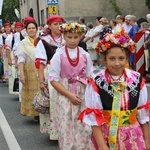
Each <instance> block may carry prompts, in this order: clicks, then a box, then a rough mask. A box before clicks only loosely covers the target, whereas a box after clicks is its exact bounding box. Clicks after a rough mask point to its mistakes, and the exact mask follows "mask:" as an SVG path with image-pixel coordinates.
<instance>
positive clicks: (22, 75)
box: [20, 74, 26, 84]
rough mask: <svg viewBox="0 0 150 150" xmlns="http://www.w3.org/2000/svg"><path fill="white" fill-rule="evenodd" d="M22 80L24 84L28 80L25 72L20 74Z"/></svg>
mask: <svg viewBox="0 0 150 150" xmlns="http://www.w3.org/2000/svg"><path fill="white" fill-rule="evenodd" d="M20 81H21V83H22V84H24V83H25V82H26V79H25V76H24V74H20Z"/></svg>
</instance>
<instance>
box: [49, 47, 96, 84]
mask: <svg viewBox="0 0 150 150" xmlns="http://www.w3.org/2000/svg"><path fill="white" fill-rule="evenodd" d="M79 50H80V51H79V52H80V57H81V55H86V58H87V64H86V71H87V77H90V76H91V75H93V65H92V61H91V58H90V55H89V53H87V52H86V51H85V50H83V48H81V47H80V49H79ZM68 52H69V56H70V58H72V59H73V58H76V57H77V49H76V48H75V49H70V48H68ZM61 54H63V56H64V57H67V56H66V52H65V46H63V47H62V48H58V49H57V51H56V53H55V54H54V56H53V58H52V59H51V67H50V71H49V74H48V78H49V79H50V80H51V79H53V80H55V81H59V80H60V71H61V61H60V55H61Z"/></svg>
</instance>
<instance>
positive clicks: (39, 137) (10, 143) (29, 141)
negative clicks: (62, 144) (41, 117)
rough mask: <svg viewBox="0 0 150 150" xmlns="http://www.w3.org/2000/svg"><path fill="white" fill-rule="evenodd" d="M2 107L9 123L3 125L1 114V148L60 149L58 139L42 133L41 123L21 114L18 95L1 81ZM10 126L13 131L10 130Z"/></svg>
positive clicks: (5, 149)
mask: <svg viewBox="0 0 150 150" xmlns="http://www.w3.org/2000/svg"><path fill="white" fill-rule="evenodd" d="M0 108H1V111H2V113H3V114H4V117H5V119H6V121H7V123H8V125H7V124H3V125H2V117H1V116H0V117H1V118H0V124H1V128H0V150H9V149H10V150H20V149H21V150H57V149H58V142H57V141H50V139H49V135H48V134H41V133H40V130H39V123H35V122H34V121H33V118H32V117H25V116H22V115H20V113H19V110H20V102H19V97H18V95H10V94H9V93H8V84H7V83H1V82H0ZM2 113H0V115H2ZM9 127H10V131H11V132H12V133H11V132H9ZM3 130H4V131H3ZM3 132H4V133H3ZM12 134H13V135H14V137H13V135H12ZM4 136H5V137H4ZM14 138H15V139H16V141H15V139H14ZM17 145H18V146H17ZM15 146H16V147H15Z"/></svg>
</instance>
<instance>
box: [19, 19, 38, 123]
mask: <svg viewBox="0 0 150 150" xmlns="http://www.w3.org/2000/svg"><path fill="white" fill-rule="evenodd" d="M25 28H26V32H27V34H28V36H26V37H25V38H24V39H23V40H22V41H21V42H20V44H19V46H18V48H17V52H18V54H17V56H18V64H19V70H20V80H21V82H22V93H21V98H22V99H21V110H20V113H21V114H22V115H24V116H33V117H34V121H38V115H39V114H38V112H37V111H35V110H34V109H33V108H32V101H33V98H34V96H35V94H36V93H37V92H38V90H39V80H38V73H37V69H36V68H35V64H34V59H35V46H34V40H35V38H37V30H38V27H37V23H36V22H35V21H29V22H27V24H26V26H25Z"/></svg>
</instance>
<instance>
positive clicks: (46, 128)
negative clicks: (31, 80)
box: [35, 15, 65, 140]
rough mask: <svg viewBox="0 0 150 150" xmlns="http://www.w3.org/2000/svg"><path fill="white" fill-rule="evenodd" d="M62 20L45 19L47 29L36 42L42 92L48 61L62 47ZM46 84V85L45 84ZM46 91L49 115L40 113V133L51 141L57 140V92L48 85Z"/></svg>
mask: <svg viewBox="0 0 150 150" xmlns="http://www.w3.org/2000/svg"><path fill="white" fill-rule="evenodd" d="M63 21H64V19H63V18H62V17H61V16H59V15H53V16H50V17H49V18H48V19H47V25H48V27H49V28H48V29H47V30H46V31H45V33H44V34H43V35H41V36H40V38H38V39H37V41H36V44H37V46H36V52H35V58H36V60H35V65H36V67H37V69H38V75H39V85H40V89H41V90H44V89H45V88H46V84H47V71H48V69H49V67H48V66H49V65H50V60H51V58H52V56H53V54H54V52H55V51H56V49H57V48H58V47H61V46H62V45H64V43H65V41H64V38H63V36H62V34H61V32H60V30H59V26H60V25H61V24H62V22H63ZM45 83H46V84H45ZM48 90H49V94H50V114H41V113H40V131H41V133H49V134H50V139H51V140H57V139H58V135H57V126H56V124H57V123H56V118H57V116H56V113H55V108H56V106H55V103H54V101H55V100H56V99H57V92H56V91H55V89H54V88H53V87H52V86H51V85H50V83H48Z"/></svg>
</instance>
